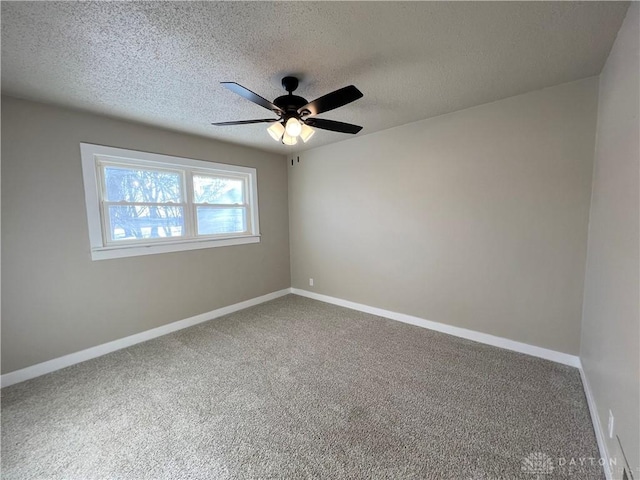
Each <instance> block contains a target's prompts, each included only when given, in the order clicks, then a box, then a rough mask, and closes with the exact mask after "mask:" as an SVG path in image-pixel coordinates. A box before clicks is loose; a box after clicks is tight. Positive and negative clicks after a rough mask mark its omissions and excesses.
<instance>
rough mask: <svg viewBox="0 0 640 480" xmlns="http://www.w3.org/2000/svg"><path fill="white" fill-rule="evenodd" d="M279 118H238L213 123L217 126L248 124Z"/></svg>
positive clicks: (275, 120) (267, 121)
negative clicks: (232, 120) (231, 120)
mask: <svg viewBox="0 0 640 480" xmlns="http://www.w3.org/2000/svg"><path fill="white" fill-rule="evenodd" d="M277 121H278V119H277V118H260V119H258V120H237V121H235V122H216V123H212V124H211V125H215V126H217V127H223V126H225V125H248V124H249V123H271V122H277Z"/></svg>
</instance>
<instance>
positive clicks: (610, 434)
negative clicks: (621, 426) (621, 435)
mask: <svg viewBox="0 0 640 480" xmlns="http://www.w3.org/2000/svg"><path fill="white" fill-rule="evenodd" d="M614 423H615V418H613V413H611V410H609V423H608V425H607V430H608V432H609V438H613V425H614Z"/></svg>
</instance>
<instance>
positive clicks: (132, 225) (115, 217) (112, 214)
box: [109, 205, 185, 240]
mask: <svg viewBox="0 0 640 480" xmlns="http://www.w3.org/2000/svg"><path fill="white" fill-rule="evenodd" d="M109 218H110V220H111V232H110V233H111V240H136V239H143V238H165V237H182V236H183V235H184V233H185V231H184V209H183V208H182V207H163V206H140V205H111V206H109Z"/></svg>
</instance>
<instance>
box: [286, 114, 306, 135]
mask: <svg viewBox="0 0 640 480" xmlns="http://www.w3.org/2000/svg"><path fill="white" fill-rule="evenodd" d="M285 130H286V131H287V135H289V136H290V137H297V136H298V135H300V131H301V130H302V125H300V122H299V121H298V119H297V118H293V117H291V118H290V119H289V120H287V125H286V126H285Z"/></svg>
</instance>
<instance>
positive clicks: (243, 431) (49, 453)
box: [2, 295, 604, 480]
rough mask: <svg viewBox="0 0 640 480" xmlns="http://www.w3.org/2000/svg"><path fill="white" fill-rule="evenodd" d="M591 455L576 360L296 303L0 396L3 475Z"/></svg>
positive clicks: (585, 472) (335, 468)
mask: <svg viewBox="0 0 640 480" xmlns="http://www.w3.org/2000/svg"><path fill="white" fill-rule="evenodd" d="M598 457H599V454H598V448H597V444H596V439H595V436H594V432H593V428H592V426H591V420H590V417H589V411H588V408H587V404H586V399H585V396H584V393H583V389H582V384H581V380H580V376H579V372H578V370H576V369H575V368H571V367H568V366H565V365H560V364H556V363H553V362H549V361H546V360H541V359H538V358H533V357H529V356H526V355H522V354H519V353H514V352H511V351H507V350H502V349H499V348H495V347H490V346H486V345H482V344H479V343H475V342H471V341H468V340H463V339H459V338H456V337H452V336H448V335H445V334H441V333H437V332H432V331H429V330H426V329H422V328H419V327H414V326H411V325H406V324H402V323H399V322H395V321H392V320H388V319H384V318H381V317H376V316H373V315H368V314H365V313H360V312H357V311H353V310H348V309H345V308H341V307H337V306H333V305H329V304H325V303H321V302H317V301H314V300H310V299H307V298H303V297H299V296H295V295H287V296H285V297H282V298H279V299H277V300H273V301H271V302H268V303H264V304H261V305H258V306H256V307H252V308H249V309H246V310H243V311H240V312H236V313H234V314H231V315H227V316H225V317H222V318H218V319H216V320H213V321H210V322H206V323H203V324H200V325H197V326H195V327H192V328H189V329H186V330H181V331H179V332H176V333H173V334H170V335H166V336H164V337H160V338H157V339H155V340H151V341H148V342H145V343H142V344H138V345H135V346H132V347H129V348H127V349H124V350H120V351H117V352H114V353H111V354H109V355H105V356H103V357H100V358H96V359H94V360H90V361H87V362H84V363H82V364H78V365H75V366H72V367H69V368H66V369H64V370H60V371H57V372H54V373H51V374H48V375H45V376H42V377H39V378H36V379H33V380H29V381H27V382H23V383H20V384H17V385H13V386H11V387H7V388H4V389H3V390H2V478H6V479H20V480H26V479H276V478H286V479H289V478H291V479H295V478H326V479H341V478H353V479H355V478H380V479H383V478H385V479H386V478H388V479H403V478H407V479H409V478H411V479H413V478H415V479H418V478H420V479H434V480H445V479H464V480H467V479H478V480H498V479H500V480H506V479H508V480H512V479H525V480H535V479H545V480H554V479H560V478H568V479H579V480H588V479H602V478H604V475H603V471H602V467H600V466H599V465H598V464H597V458H598ZM592 458H595V459H596V461H595V462H594V461H593V460H589V459H592ZM572 459H573V462H572V461H571V460H572ZM581 459H586V460H583V461H581Z"/></svg>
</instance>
